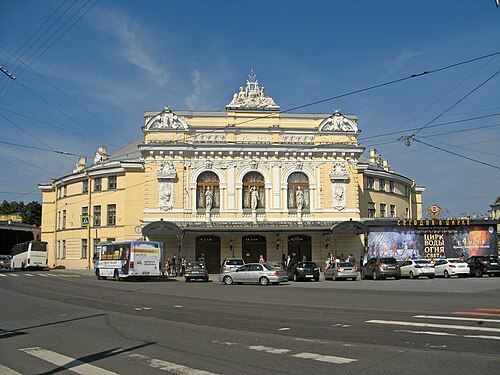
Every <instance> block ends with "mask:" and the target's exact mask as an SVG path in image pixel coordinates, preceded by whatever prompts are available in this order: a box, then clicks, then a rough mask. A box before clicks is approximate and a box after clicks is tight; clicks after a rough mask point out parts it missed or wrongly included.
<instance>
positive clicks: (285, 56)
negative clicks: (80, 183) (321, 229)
mask: <svg viewBox="0 0 500 375" xmlns="http://www.w3.org/2000/svg"><path fill="white" fill-rule="evenodd" d="M59 7H60V8H59ZM58 8H59V10H58V11H57V12H56V13H54V12H55V11H56V9H58ZM80 8H81V10H80V11H78V9H80ZM89 9H90V10H89ZM87 10H88V12H87V13H86V14H85V15H84V16H83V17H82V18H81V19H79V20H78V22H76V23H75V24H74V25H73V26H72V27H70V28H69V26H70V25H72V24H73V22H74V21H75V20H77V19H78V18H79V17H80V16H82V14H83V13H85V11H87ZM77 11H78V12H77ZM51 15H52V17H51ZM72 16H73V18H70V17H72ZM49 17H51V18H50V19H49V22H47V23H45V24H44V22H45V21H46V20H47V19H48V18H49ZM52 22H53V23H54V26H53V27H52V28H51V29H50V30H49V31H47V32H45V34H44V31H45V30H47V29H48V26H49V25H51V24H52ZM42 25H43V26H42ZM41 26H42V27H41ZM40 27H41V28H40ZM58 28H60V31H59V32H58V33H56V35H55V36H54V38H53V39H49V36H50V35H51V33H52V32H54V31H56V30H57V29H58ZM63 32H64V34H63V35H62V36H61V34H62V33H63ZM32 35H35V36H34V37H33V38H32V39H29V38H30V37H31V36H32ZM58 36H60V37H59V39H58V40H57V41H55V42H54V43H53V44H52V42H53V41H54V40H55V38H57V37H58ZM38 37H39V38H38ZM27 40H29V41H28V43H26V44H24V46H23V43H25V42H26V41H27ZM47 40H48V42H46V41H47ZM45 42H46V43H45ZM44 43H45V44H44ZM21 47H22V48H21ZM37 49H38V51H37ZM45 49H46V51H45V52H44V53H43V54H41V55H40V56H39V57H37V56H38V55H39V54H40V53H41V52H43V51H44V50H45ZM498 51H500V8H497V7H496V6H495V1H494V0H461V1H460V0H459V1H452V0H449V1H448V0H442V1H434V0H421V1H414V2H409V1H377V2H370V1H347V0H346V1H269V0H268V1H215V0H214V1H202V0H200V1H178V2H174V1H113V0H100V1H98V2H97V3H96V0H90V1H87V0H66V1H65V0H54V1H26V0H3V1H2V12H1V13H0V65H3V66H4V68H5V69H7V70H8V71H9V72H11V73H12V74H13V75H14V76H16V77H17V80H16V82H12V81H11V80H10V79H9V78H7V77H6V76H5V75H3V74H1V75H0V128H1V130H2V137H1V141H2V142H7V143H15V144H18V145H19V144H22V145H26V146H30V147H37V148H43V149H53V150H58V151H65V152H70V153H74V154H77V155H85V156H87V157H88V158H89V159H90V160H91V159H92V157H93V155H94V153H95V151H96V149H97V148H98V147H99V146H100V145H102V144H105V145H107V146H108V150H109V151H110V152H111V153H113V152H114V151H115V150H117V149H118V148H119V147H120V146H123V145H125V144H126V143H128V142H130V141H132V140H134V139H137V138H139V137H140V136H141V134H142V133H141V130H140V127H141V126H142V124H143V114H144V112H145V111H155V110H158V111H159V110H161V109H162V108H163V107H164V106H165V105H168V106H170V107H171V108H172V109H173V110H174V111H175V110H184V109H192V110H223V109H224V107H225V105H226V104H228V103H229V102H230V100H231V98H232V95H233V93H234V92H236V91H237V89H238V87H239V86H241V85H243V84H244V82H245V80H246V78H247V75H248V73H249V71H250V69H253V70H254V71H255V73H256V74H257V78H258V79H259V83H260V85H261V86H265V88H266V94H267V95H269V96H271V97H273V98H274V100H275V101H276V103H277V104H278V105H280V106H281V109H282V110H286V109H288V108H293V107H296V106H300V105H303V104H306V103H310V102H314V101H317V100H321V99H324V98H329V97H333V96H338V95H341V94H345V93H348V92H351V91H354V90H357V89H361V88H364V87H368V86H372V85H376V84H381V83H384V82H388V81H392V80H395V79H398V78H403V77H408V76H410V75H411V74H414V73H421V72H423V71H425V70H433V69H437V68H440V67H444V66H448V65H450V64H453V63H457V62H461V61H466V60H469V59H473V58H475V57H479V56H484V55H488V54H491V53H494V52H498ZM11 54H15V56H16V57H15V58H14V57H12V55H11ZM19 59H20V60H21V61H23V62H24V63H25V64H26V65H30V68H29V69H28V68H26V66H25V65H22V64H21V63H20V62H19ZM498 70H500V55H497V57H495V58H487V59H481V60H479V61H476V62H474V63H470V64H464V65H460V66H458V67H455V68H453V69H447V70H444V71H441V72H438V73H433V74H430V75H428V76H424V77H419V78H414V79H411V80H408V81H405V82H402V83H398V84H394V85H390V86H385V87H383V88H380V89H376V90H372V91H367V92H364V93H360V94H356V95H350V96H347V97H344V98H341V99H337V100H332V101H329V102H325V103H322V104H318V105H315V106H310V107H307V108H303V109H301V110H300V112H306V113H309V112H311V113H318V112H319V113H332V112H333V110H334V109H336V108H340V110H341V111H342V112H343V113H346V114H356V115H358V116H359V123H358V124H359V126H360V128H361V130H362V133H361V135H360V143H361V145H362V146H363V147H366V149H367V151H366V153H365V155H367V154H368V150H369V149H370V148H376V149H377V150H378V152H379V153H380V154H381V155H382V158H384V159H388V160H389V164H390V165H391V166H392V168H393V169H394V170H395V171H396V172H399V173H402V174H404V175H407V176H409V177H411V178H413V179H415V181H416V183H417V185H423V186H425V187H426V192H425V194H424V205H425V206H428V205H429V204H434V203H436V204H438V205H440V206H441V207H442V208H443V209H444V210H445V211H446V212H447V213H448V216H450V217H451V216H458V215H460V214H461V213H463V212H465V213H468V214H472V213H476V212H479V213H486V212H487V211H488V210H489V205H490V204H491V203H492V202H493V201H494V199H495V198H496V197H498V196H500V189H499V186H500V169H499V168H500V152H499V150H500V100H499V93H500V74H498V75H497V76H495V77H494V78H492V79H491V80H489V81H488V82H487V83H485V84H484V85H483V86H481V87H479V88H478V89H477V90H476V91H474V92H473V93H471V94H470V95H469V96H467V97H466V98H465V99H463V98H464V97H465V96H466V95H467V94H468V93H469V92H471V91H472V90H473V89H474V88H476V87H478V86H479V85H480V84H481V83H483V82H484V81H486V80H487V79H488V78H490V77H492V76H493V75H494V74H495V72H497V71H498ZM48 82H50V84H49V83H48ZM54 86H55V87H56V88H57V89H56V88H54ZM63 93H64V94H63ZM461 99H463V100H461ZM459 101H460V102H459ZM457 102H459V103H458V104H456V103H457ZM454 104H456V105H454ZM445 111H446V112H445ZM443 112H445V113H444V114H442V113H443ZM440 114H442V116H440V117H439V119H437V120H436V121H434V122H433V123H432V124H431V125H439V124H443V123H448V122H453V123H452V124H448V125H442V126H438V127H434V128H433V127H432V126H428V127H427V128H425V129H423V130H422V131H420V132H419V133H418V134H417V140H420V141H422V142H425V143H428V144H431V145H433V146H437V147H440V148H443V149H446V150H448V151H451V152H454V153H456V154H459V155H462V156H465V157H467V158H471V159H475V160H477V161H479V162H475V161H472V160H469V159H465V158H461V157H459V156H455V155H451V154H449V153H445V152H443V151H440V150H437V149H436V148H433V147H430V146H427V145H424V144H422V143H418V142H412V145H411V147H405V146H404V145H403V144H402V143H401V142H398V138H399V136H401V135H410V134H412V133H413V132H414V130H412V129H418V128H419V127H422V126H424V125H426V124H427V123H429V122H430V121H431V120H433V119H434V118H435V117H436V116H438V115H440ZM485 116H488V117H485ZM477 117H482V118H480V119H476V120H468V121H460V120H466V119H470V118H477ZM457 121H460V122H457ZM464 130H467V131H464ZM402 131H403V132H402ZM397 132H402V133H397ZM383 134H387V135H386V136H383V137H376V138H373V137H374V136H380V135H383ZM77 159H78V157H76V156H69V155H61V154H57V153H54V152H46V151H42V150H36V149H34V148H24V147H20V146H14V145H10V144H6V143H0V175H1V176H2V178H1V179H0V201H3V200H22V201H25V202H29V201H32V200H40V199H41V193H40V192H39V191H38V189H37V184H38V183H41V182H49V181H50V179H51V178H55V177H60V176H62V175H65V174H69V173H71V170H72V169H73V167H74V165H75V163H76V161H77ZM480 162H482V163H486V164H490V165H491V166H488V165H485V164H481V163H480ZM495 167H496V168H495Z"/></svg>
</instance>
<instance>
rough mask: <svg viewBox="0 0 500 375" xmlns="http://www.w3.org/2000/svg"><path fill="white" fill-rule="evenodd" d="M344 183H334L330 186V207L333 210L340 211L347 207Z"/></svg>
mask: <svg viewBox="0 0 500 375" xmlns="http://www.w3.org/2000/svg"><path fill="white" fill-rule="evenodd" d="M346 186H347V185H346V183H344V182H334V183H333V184H332V207H333V208H334V209H335V210H338V211H342V210H344V209H345V208H346V206H347V196H346V195H347V189H346Z"/></svg>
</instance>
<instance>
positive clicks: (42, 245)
mask: <svg viewBox="0 0 500 375" xmlns="http://www.w3.org/2000/svg"><path fill="white" fill-rule="evenodd" d="M31 251H45V252H47V243H46V242H32V243H31Z"/></svg>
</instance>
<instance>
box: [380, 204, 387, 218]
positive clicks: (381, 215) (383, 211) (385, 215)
mask: <svg viewBox="0 0 500 375" xmlns="http://www.w3.org/2000/svg"><path fill="white" fill-rule="evenodd" d="M385 207H386V204H385V203H380V217H387V214H386V212H385Z"/></svg>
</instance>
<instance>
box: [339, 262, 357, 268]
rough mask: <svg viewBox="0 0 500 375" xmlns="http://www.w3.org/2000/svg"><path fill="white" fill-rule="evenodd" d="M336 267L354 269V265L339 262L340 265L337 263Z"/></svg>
mask: <svg viewBox="0 0 500 375" xmlns="http://www.w3.org/2000/svg"><path fill="white" fill-rule="evenodd" d="M337 265H338V266H339V267H354V265H353V264H352V263H349V262H340V263H337Z"/></svg>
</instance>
